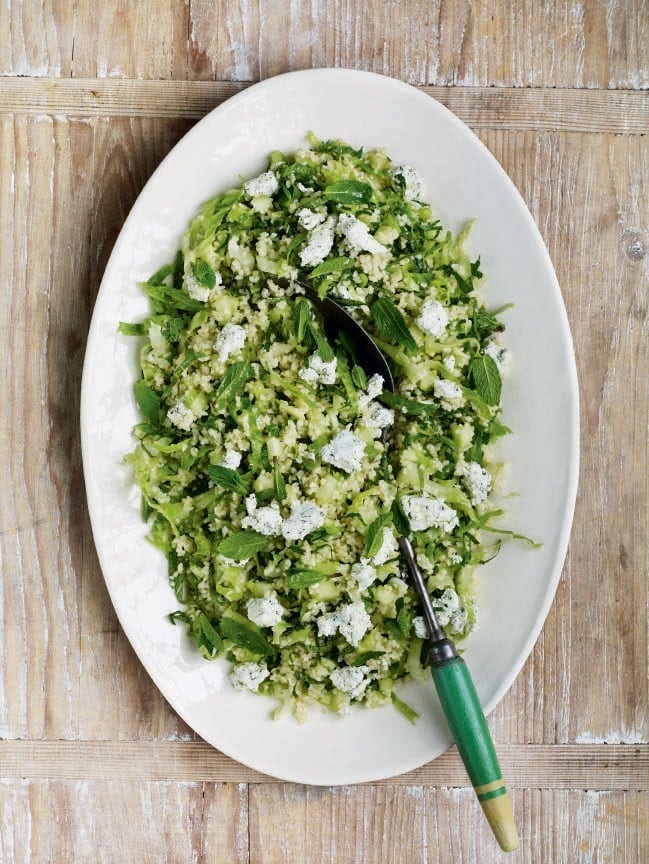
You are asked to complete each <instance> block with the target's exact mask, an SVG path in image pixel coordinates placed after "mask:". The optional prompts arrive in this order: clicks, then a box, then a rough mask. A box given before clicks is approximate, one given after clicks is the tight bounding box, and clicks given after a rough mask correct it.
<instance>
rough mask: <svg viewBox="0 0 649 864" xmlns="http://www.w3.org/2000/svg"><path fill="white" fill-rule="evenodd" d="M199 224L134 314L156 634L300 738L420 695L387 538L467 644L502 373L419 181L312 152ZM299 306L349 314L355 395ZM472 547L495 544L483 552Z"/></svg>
mask: <svg viewBox="0 0 649 864" xmlns="http://www.w3.org/2000/svg"><path fill="white" fill-rule="evenodd" d="M308 143H309V146H308V147H304V148H303V149H300V150H298V151H297V152H296V153H294V154H292V155H287V154H284V153H280V152H273V153H271V154H270V156H269V159H268V166H267V170H266V171H264V172H263V173H262V174H260V175H259V176H258V177H255V178H253V179H250V180H247V181H245V182H242V183H241V184H240V185H238V186H237V187H236V188H232V189H229V190H227V191H226V192H224V193H223V194H220V195H217V196H216V197H214V198H212V199H211V200H209V201H208V202H207V203H205V204H204V205H203V206H202V207H201V209H200V211H199V213H198V214H197V215H196V217H195V218H194V219H193V221H192V222H191V224H190V225H189V227H188V229H187V231H186V234H185V236H184V238H183V242H182V248H181V249H180V250H179V251H178V254H177V255H176V258H175V260H174V262H173V263H170V264H169V265H168V266H165V267H163V268H162V269H161V270H159V271H158V272H157V273H155V274H154V275H153V276H151V278H150V279H149V280H148V281H147V282H146V283H145V285H144V288H145V290H146V292H147V293H148V295H149V297H150V301H151V307H152V312H151V315H150V316H149V317H148V318H147V319H146V320H145V321H143V322H140V323H137V324H121V325H120V329H121V331H122V332H124V333H127V334H131V335H139V336H143V337H144V344H143V347H142V351H141V368H142V377H141V378H140V380H139V381H138V382H137V383H136V385H135V397H136V401H137V403H138V405H139V408H140V410H141V413H142V415H143V420H142V422H141V423H139V424H138V425H137V426H136V427H135V430H134V433H135V436H136V439H137V446H136V448H135V450H134V452H133V453H131V454H130V455H129V456H127V461H128V462H130V463H131V464H132V466H133V470H134V474H135V478H136V481H137V483H138V485H139V487H140V489H141V492H142V509H143V518H144V519H145V520H147V521H148V522H149V524H150V539H151V541H152V542H153V543H154V544H155V546H157V547H158V548H159V549H160V550H162V552H163V553H164V554H165V555H166V557H167V560H168V564H169V578H170V581H171V585H172V586H173V589H174V591H175V594H176V596H177V598H178V602H179V607H180V608H179V610H178V611H177V612H175V613H173V614H172V615H171V620H172V622H173V623H174V624H180V625H184V626H186V628H187V631H188V633H189V634H190V636H191V638H192V639H193V640H194V642H195V644H196V646H197V649H198V650H199V651H200V652H201V653H202V654H203V656H204V657H205V658H207V659H214V658H216V657H219V656H225V657H226V658H227V660H228V661H230V662H231V669H230V673H229V674H230V679H231V681H232V683H233V684H234V686H235V687H238V688H242V689H245V690H248V691H253V692H257V693H260V694H264V695H266V696H271V697H274V698H275V699H276V700H277V703H278V707H277V709H276V713H278V712H280V711H282V710H284V709H289V710H291V711H292V712H293V713H294V715H295V716H296V717H297V718H298V719H300V720H301V719H304V718H305V717H306V714H307V710H308V708H309V706H312V705H316V704H319V705H321V706H325V707H326V708H327V709H331V710H332V711H336V712H340V713H345V712H346V711H348V710H349V707H350V705H351V704H353V703H362V704H364V705H366V706H368V707H374V706H377V705H383V704H389V703H391V702H392V703H393V704H394V705H395V706H396V707H397V709H399V710H400V711H402V713H404V714H405V716H406V717H408V719H410V720H414V719H415V717H416V714H415V712H414V711H413V709H412V708H410V707H409V706H408V705H407V704H405V703H404V702H403V701H402V700H401V699H399V697H398V696H397V694H396V692H395V686H396V685H397V684H398V683H399V682H400V681H403V680H404V679H406V678H408V677H415V678H417V677H422V676H427V675H428V673H427V671H426V658H427V650H426V628H425V625H424V621H423V618H422V617H421V610H420V608H419V604H418V600H417V596H416V593H415V591H414V588H412V587H411V586H410V584H409V582H408V581H407V578H406V576H405V575H404V573H403V569H402V565H401V561H400V557H399V552H398V546H397V537H398V536H399V535H400V534H409V535H411V537H412V540H413V544H414V546H415V549H416V552H417V556H418V561H419V565H420V567H421V569H422V571H423V574H424V578H425V580H426V583H427V587H428V590H429V592H430V594H431V597H432V602H433V606H434V608H435V609H436V612H437V615H438V618H439V622H440V624H441V625H442V626H443V627H444V628H445V629H446V631H447V633H448V634H449V635H450V636H451V637H452V638H453V639H455V640H456V641H457V640H461V639H463V638H464V637H466V636H467V635H468V634H469V633H470V632H471V630H472V629H473V627H474V626H475V623H476V604H475V586H474V570H475V567H476V565H479V564H480V563H482V562H484V561H485V560H487V559H489V558H490V557H492V556H493V555H494V554H495V553H496V552H497V550H498V548H499V543H500V540H498V539H496V540H495V541H494V542H487V543H485V542H484V541H482V540H481V538H484V537H490V536H495V537H497V536H498V534H504V533H507V532H502V531H499V529H497V528H494V527H493V526H492V524H491V522H492V520H493V519H494V518H495V517H497V516H500V515H501V514H502V511H501V510H499V509H497V508H495V507H494V506H492V505H491V504H490V496H491V493H492V491H493V489H494V486H495V485H496V484H497V479H498V469H499V466H498V465H497V464H496V463H495V462H494V457H493V448H492V445H493V442H494V441H495V440H496V439H497V438H498V437H500V436H502V435H504V434H506V433H508V432H509V431H510V430H509V429H508V428H507V427H506V426H504V425H503V423H502V422H501V419H500V413H501V409H500V397H501V383H502V380H501V379H502V375H503V374H504V373H505V371H506V370H507V367H508V365H509V363H510V354H509V351H508V349H507V348H506V347H505V346H504V345H503V344H502V342H501V338H500V333H501V331H502V330H503V325H502V323H501V321H500V319H499V317H498V314H499V312H502V311H503V310H502V309H501V310H497V311H495V312H492V311H487V309H486V307H485V304H484V302H483V300H482V299H481V296H480V284H481V282H482V279H483V274H482V272H481V268H480V261H479V260H471V259H470V257H469V256H468V254H467V253H466V251H465V250H464V241H465V238H466V233H467V231H468V230H469V227H470V226H467V228H466V229H465V230H464V231H463V232H461V233H460V234H459V235H458V236H453V235H452V233H451V232H450V231H448V230H446V229H445V228H444V227H443V226H442V225H441V224H440V222H439V220H438V219H437V218H436V217H435V216H434V214H433V212H432V210H431V208H430V206H429V205H428V204H427V203H426V202H425V200H424V189H423V184H422V182H421V179H420V178H419V176H418V175H417V173H416V171H414V170H413V169H412V168H410V167H408V166H404V165H397V164H394V163H393V162H392V161H391V160H390V158H389V156H388V155H387V154H386V153H385V152H383V151H382V150H380V149H377V150H371V151H368V152H365V151H363V150H362V149H354V148H352V147H351V146H349V145H348V144H345V143H344V142H341V141H320V140H318V139H317V138H316V137H315V136H313V135H310V136H309V137H308ZM311 292H317V293H318V294H319V295H320V296H321V297H322V296H324V295H325V294H328V295H330V296H331V297H333V298H334V299H336V300H337V302H338V303H340V304H343V305H344V306H345V307H346V308H347V309H348V310H349V311H351V312H352V314H353V315H354V317H355V318H356V319H357V320H358V322H359V323H360V324H362V326H363V327H365V328H366V329H367V330H368V332H369V333H370V334H371V335H372V337H373V338H374V339H375V341H376V342H377V344H378V345H379V346H380V348H381V349H382V350H383V352H384V353H385V355H386V356H387V357H388V358H389V361H390V363H391V367H392V369H393V373H394V378H395V384H396V391H395V392H394V393H392V392H388V391H386V390H384V388H383V384H384V382H383V379H382V378H381V377H380V376H379V375H371V376H369V377H368V375H367V374H366V372H365V370H364V369H363V368H362V366H361V365H359V363H358V362H357V360H358V358H357V356H356V352H355V346H354V343H353V340H352V339H351V338H350V337H349V336H348V335H347V334H345V333H341V334H339V335H338V337H337V338H336V339H335V340H332V339H331V338H329V337H328V335H327V331H326V328H325V326H324V322H323V320H322V318H321V316H320V314H319V313H318V311H317V309H316V307H315V306H314V304H313V303H312V302H311V301H310V299H309V296H310V293H311ZM486 532H495V533H492V534H489V533H486Z"/></svg>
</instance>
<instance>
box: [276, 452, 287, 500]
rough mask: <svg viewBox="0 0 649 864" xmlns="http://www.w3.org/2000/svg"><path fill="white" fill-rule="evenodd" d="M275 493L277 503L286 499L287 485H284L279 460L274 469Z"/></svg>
mask: <svg viewBox="0 0 649 864" xmlns="http://www.w3.org/2000/svg"><path fill="white" fill-rule="evenodd" d="M273 493H274V495H275V499H276V500H277V501H284V499H285V498H286V484H285V483H284V478H283V477H282V472H281V471H280V470H279V465H278V464H277V459H275V465H274V467H273Z"/></svg>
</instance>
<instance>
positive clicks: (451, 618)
mask: <svg viewBox="0 0 649 864" xmlns="http://www.w3.org/2000/svg"><path fill="white" fill-rule="evenodd" d="M432 602H433V608H434V610H435V615H436V617H437V620H438V622H439V625H440V627H447V626H448V625H449V624H450V629H451V630H452V631H453V632H454V633H461V632H462V631H463V630H464V628H465V627H466V620H467V614H466V609H463V608H462V606H461V605H460V598H459V597H458V595H457V592H456V591H455V590H454V589H453V588H447V589H446V590H445V591H444V593H443V594H442V596H441V597H433V600H432Z"/></svg>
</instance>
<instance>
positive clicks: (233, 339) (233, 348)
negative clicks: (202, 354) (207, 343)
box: [214, 324, 246, 363]
mask: <svg viewBox="0 0 649 864" xmlns="http://www.w3.org/2000/svg"><path fill="white" fill-rule="evenodd" d="M245 344H246V331H245V330H244V329H243V327H241V326H240V325H239V324H226V325H225V327H224V328H223V329H222V330H221V332H220V333H219V335H218V336H217V337H216V342H215V343H214V349H215V350H216V351H217V352H218V355H219V360H220V362H221V363H225V361H226V360H227V359H228V357H229V356H230V355H231V354H236V353H237V352H239V351H241V349H242V348H243V346H244V345H245Z"/></svg>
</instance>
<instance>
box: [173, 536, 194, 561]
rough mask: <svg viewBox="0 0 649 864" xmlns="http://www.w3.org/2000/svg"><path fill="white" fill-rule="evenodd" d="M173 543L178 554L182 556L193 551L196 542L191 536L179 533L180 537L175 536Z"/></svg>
mask: <svg viewBox="0 0 649 864" xmlns="http://www.w3.org/2000/svg"><path fill="white" fill-rule="evenodd" d="M171 545H172V546H173V550H174V552H175V553H176V555H178V557H179V558H182V556H183V555H186V554H187V553H188V552H191V550H192V548H193V545H194V544H193V543H192V540H191V538H190V537H188V536H187V535H186V534H179V535H178V537H174V538H173V540H172V541H171Z"/></svg>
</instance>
